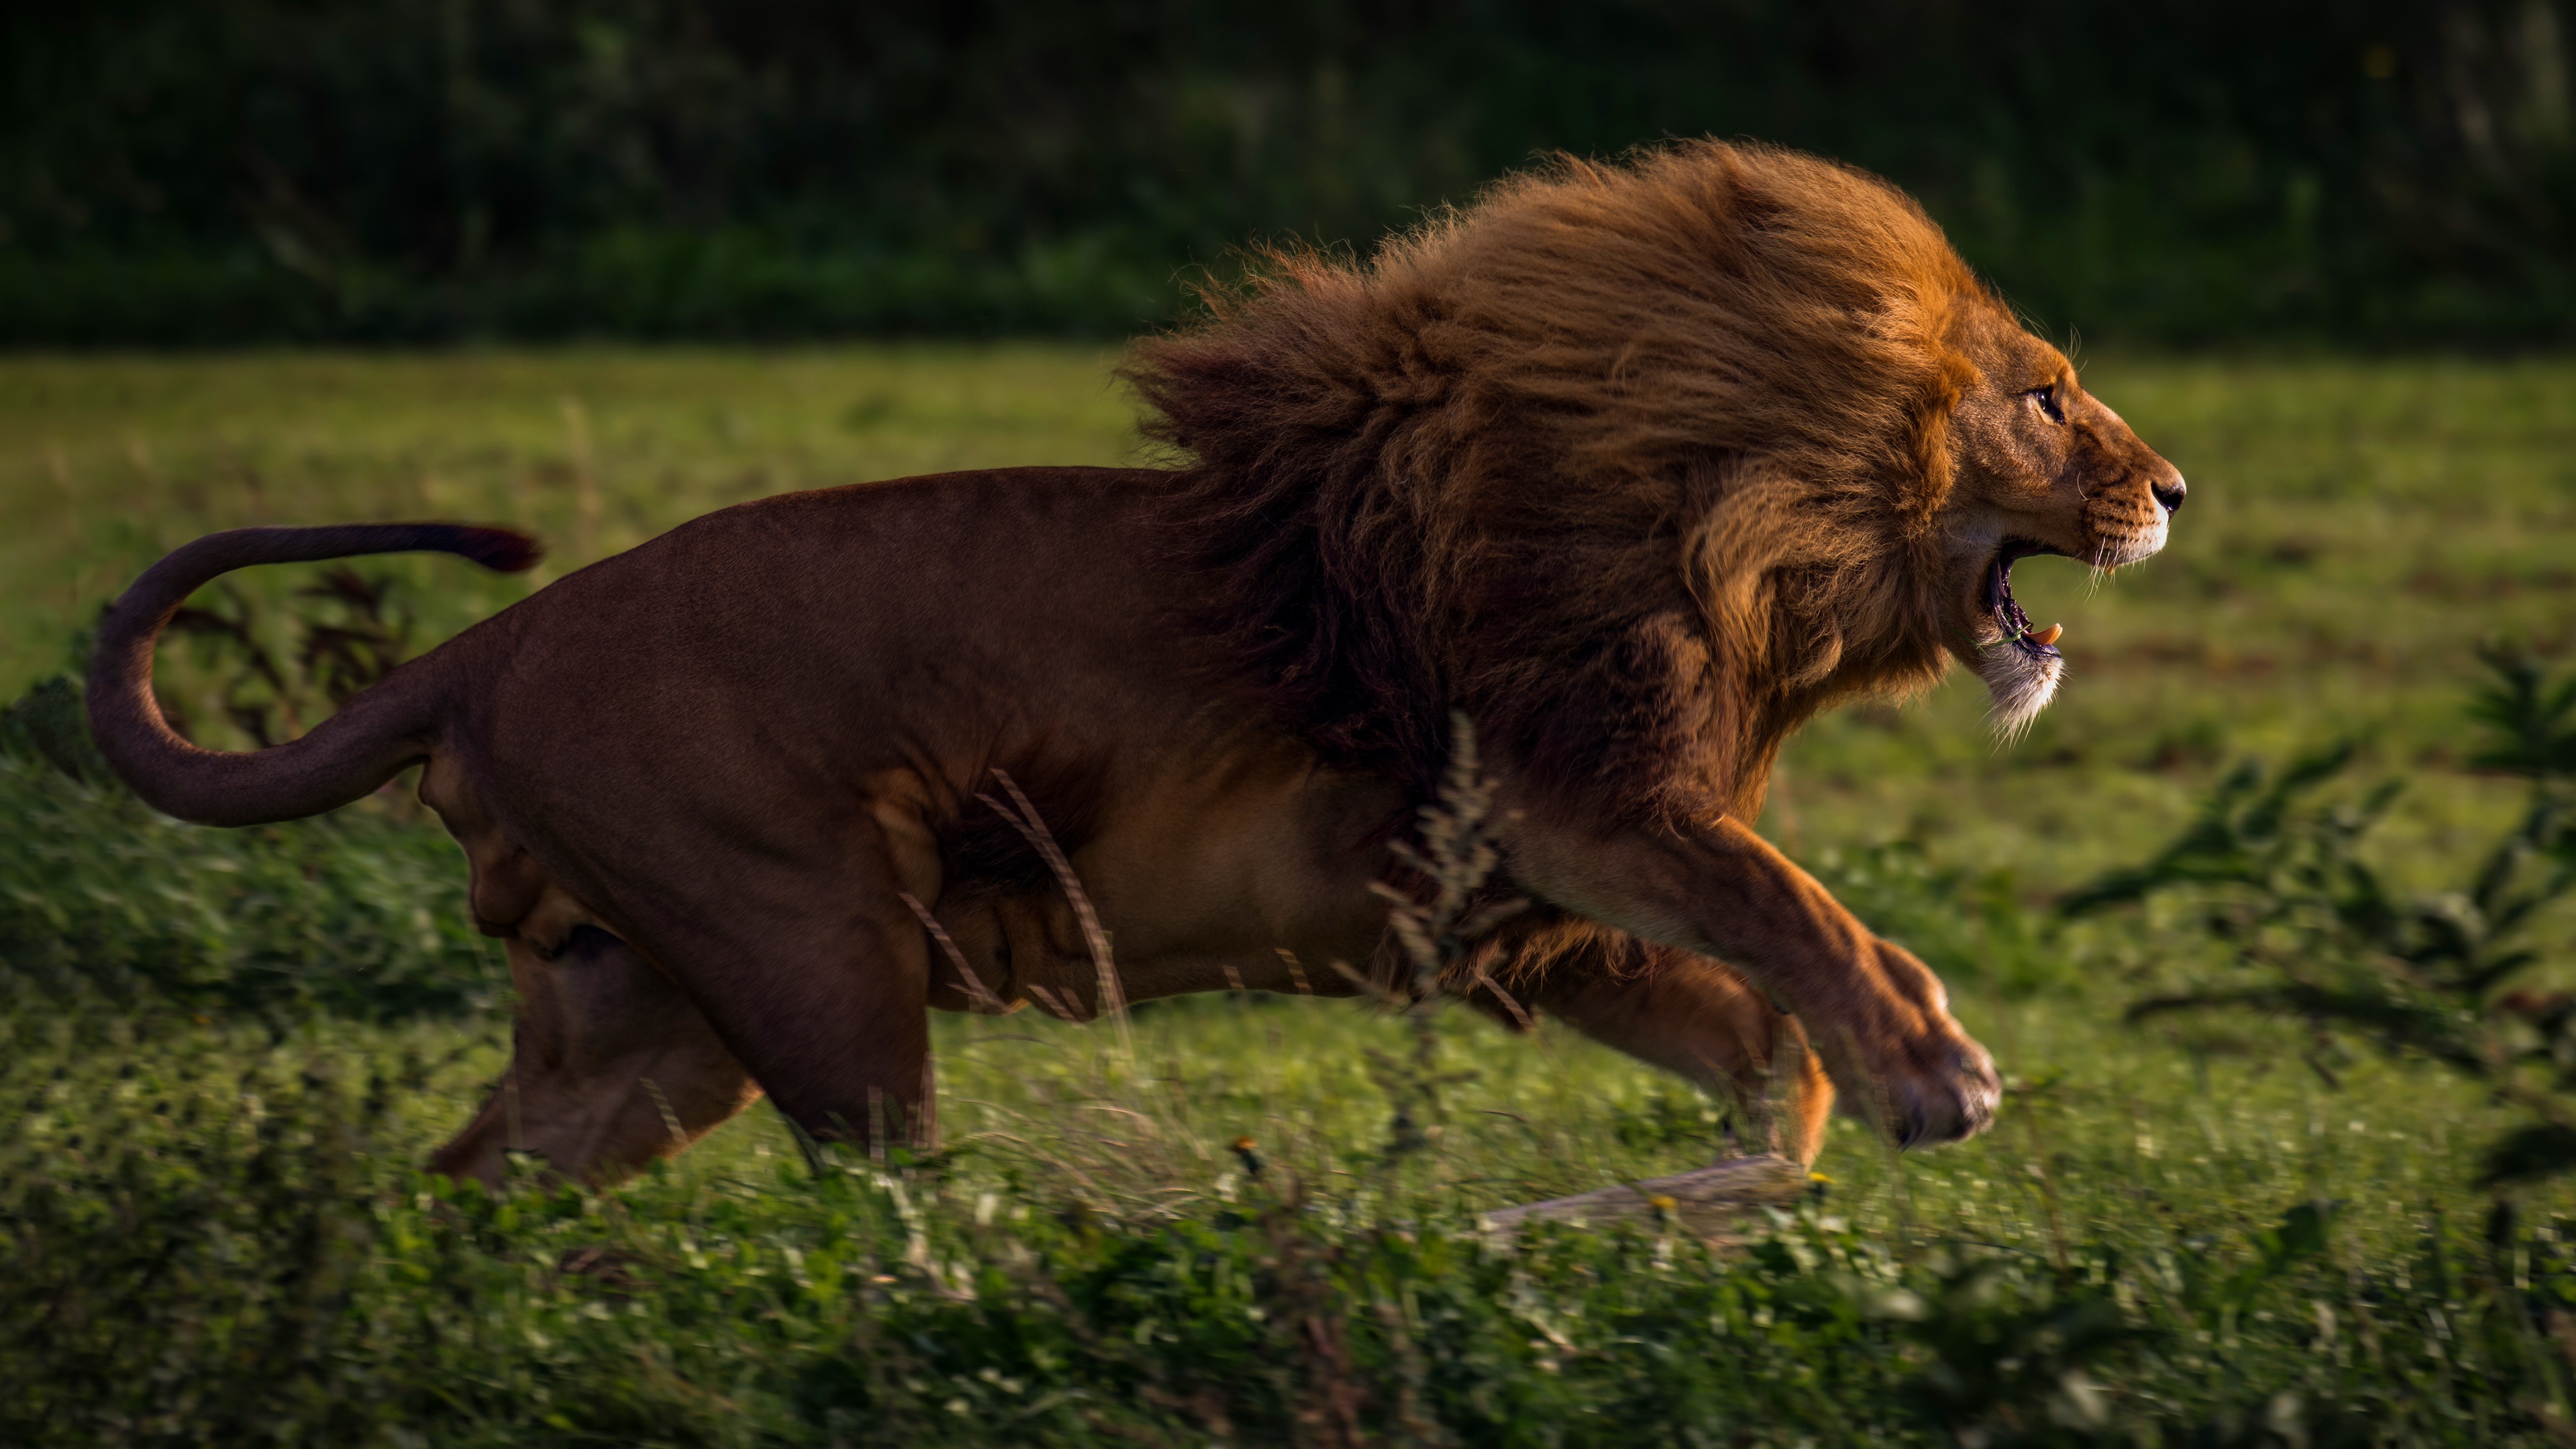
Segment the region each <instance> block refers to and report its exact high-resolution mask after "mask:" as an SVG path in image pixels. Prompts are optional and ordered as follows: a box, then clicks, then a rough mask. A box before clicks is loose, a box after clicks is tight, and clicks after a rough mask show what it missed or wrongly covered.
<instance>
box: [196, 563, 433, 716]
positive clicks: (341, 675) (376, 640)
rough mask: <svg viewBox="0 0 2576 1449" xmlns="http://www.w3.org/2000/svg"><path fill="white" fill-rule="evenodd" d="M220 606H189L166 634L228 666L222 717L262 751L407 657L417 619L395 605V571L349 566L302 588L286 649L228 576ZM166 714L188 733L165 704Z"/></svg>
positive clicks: (218, 588) (220, 589)
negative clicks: (278, 647) (279, 647)
mask: <svg viewBox="0 0 2576 1449" xmlns="http://www.w3.org/2000/svg"><path fill="white" fill-rule="evenodd" d="M213 592H214V593H215V595H216V596H217V597H218V598H219V599H220V600H221V601H222V603H221V604H220V605H213V606H209V605H190V606H189V607H187V608H184V609H181V610H180V611H179V612H178V613H176V614H174V615H172V616H171V618H170V632H171V633H173V634H175V635H179V636H181V637H183V638H187V639H191V640H194V641H197V642H198V643H200V644H201V645H202V646H203V647H205V648H206V649H207V650H208V651H210V652H211V653H212V654H213V655H214V656H215V657H216V658H217V659H218V660H219V661H222V662H223V663H225V664H228V665H229V666H230V667H229V672H227V673H226V674H225V675H224V676H223V682H222V685H221V691H220V698H221V700H222V707H223V711H224V717H225V718H227V719H229V720H230V721H232V724H233V727H234V728H235V729H238V730H240V731H241V732H242V733H243V734H244V735H246V736H248V737H249V738H250V740H251V742H252V743H254V744H256V745H258V746H259V747H261V748H262V749H265V748H267V747H268V746H270V745H274V744H277V743H279V742H280V741H283V740H286V739H290V738H292V737H293V736H295V735H298V734H301V733H303V732H304V730H305V729H306V728H308V727H309V726H310V725H311V723H313V722H314V721H315V720H318V719H319V718H320V717H321V716H322V715H324V714H327V713H328V712H329V711H328V710H326V709H324V708H322V706H323V705H324V704H326V703H327V704H328V705H330V706H332V707H334V708H336V707H338V706H340V705H343V704H346V703H348V702H349V700H350V698H351V697H353V696H354V695H356V694H357V693H358V692H359V691H360V690H362V689H365V688H366V687H367V686H368V685H371V684H373V683H375V682H376V681H377V680H379V679H382V678H384V677H385V676H386V675H387V674H390V673H392V672H393V669H394V667H395V666H396V665H398V664H400V663H402V662H403V660H404V659H405V658H406V657H408V656H409V654H410V653H411V647H412V632H413V629H414V627H415V623H416V621H415V619H414V617H413V614H412V611H411V610H409V609H407V608H402V607H399V605H398V603H397V600H396V595H397V592H398V591H397V587H396V583H395V580H394V579H393V577H392V576H391V575H389V574H372V575H370V574H361V573H359V572H358V571H357V570H356V569H353V568H351V567H349V566H348V565H346V564H340V565H336V566H334V567H332V568H328V569H325V570H323V571H322V574H321V576H320V577H319V578H318V579H317V580H316V581H315V582H313V583H312V584H310V585H308V586H306V587H304V588H301V589H298V590H296V592H295V597H296V599H298V600H300V601H309V602H307V603H304V604H303V605H302V606H301V607H298V608H296V609H295V610H294V611H292V613H291V614H290V615H289V617H288V618H287V620H286V621H285V624H284V631H285V633H286V634H287V636H288V637H290V638H291V639H292V640H293V643H292V645H291V647H290V648H289V649H288V650H287V651H286V652H285V653H284V654H283V655H281V654H280V653H279V651H278V650H276V649H274V648H272V647H271V646H270V639H271V638H272V637H273V635H274V634H275V632H277V631H276V629H275V628H274V627H273V625H272V622H271V621H270V620H267V619H264V618H263V617H261V611H260V609H259V608H258V607H257V606H256V605H254V604H253V603H252V602H251V601H250V600H249V599H248V598H247V597H245V596H244V595H243V594H242V593H241V592H240V591H239V590H238V589H236V588H234V587H232V586H231V585H230V584H229V583H226V582H218V583H217V584H216V585H215V586H214V591H213ZM164 711H165V713H168V714H170V715H171V716H172V718H173V721H174V727H179V728H181V729H182V732H183V733H184V732H185V729H184V724H183V723H182V722H181V721H180V717H179V714H178V712H177V711H176V710H174V709H172V708H171V706H170V705H169V704H168V703H165V704H164Z"/></svg>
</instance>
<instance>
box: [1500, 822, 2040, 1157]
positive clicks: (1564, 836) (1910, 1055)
mask: <svg viewBox="0 0 2576 1449" xmlns="http://www.w3.org/2000/svg"><path fill="white" fill-rule="evenodd" d="M1505 845H1506V848H1507V849H1508V851H1509V853H1510V856H1511V863H1512V872H1513V874H1514V876H1515V877H1516V878H1517V879H1518V880H1519V881H1520V882H1521V883H1522V884H1523V885H1524V886H1526V887H1528V888H1529V889H1531V890H1532V891H1534V892H1536V893H1537V894H1539V895H1540V896H1542V897H1544V898H1546V899H1547V900H1549V901H1550V902H1552V903H1554V904H1555V905H1557V906H1560V907H1562V908H1563V909H1565V910H1568V911H1571V912H1573V913H1575V914H1577V915H1581V916H1584V917H1587V918H1589V919H1592V920H1595V921H1599V922H1601V923H1603V924H1605V925H1611V926H1616V927H1618V928H1620V929H1621V930H1624V931H1627V932H1629V933H1631V934H1632V935H1636V936H1639V937H1642V938H1644V939H1646V940H1648V941H1653V942H1659V943H1661V944H1663V945H1667V946H1674V947H1678V948H1680V949H1682V950H1684V951H1689V952H1693V953H1695V954H1698V955H1702V956H1714V957H1718V958H1720V959H1722V960H1724V961H1726V962H1728V963H1729V964H1731V965H1734V966H1736V967H1738V968H1740V969H1742V970H1743V971H1744V973H1745V974H1746V975H1747V976H1749V977H1751V978H1752V980H1753V981H1754V982H1755V984H1757V985H1758V986H1760V987H1761V988H1762V990H1763V991H1764V992H1766V993H1767V994H1769V995H1770V996H1771V997H1772V998H1773V999H1774V1000H1775V1001H1777V1002H1778V1003H1779V1005H1780V1006H1782V1007H1783V1008H1785V1009H1787V1010H1789V1011H1791V1012H1794V1013H1796V1014H1797V1016H1798V1018H1799V1020H1800V1021H1801V1022H1802V1023H1804V1025H1805V1027H1806V1031H1807V1036H1808V1039H1809V1040H1810V1041H1811V1042H1812V1043H1813V1044H1814V1046H1815V1048H1816V1050H1817V1051H1818V1052H1819V1053H1821V1054H1822V1056H1823V1058H1824V1062H1825V1067H1826V1069H1827V1071H1829V1072H1830V1073H1831V1074H1832V1076H1833V1079H1834V1083H1835V1085H1836V1086H1837V1087H1839V1088H1840V1089H1841V1091H1842V1093H1843V1094H1844V1096H1845V1097H1846V1098H1847V1099H1848V1101H1847V1109H1848V1110H1850V1111H1851V1112H1852V1113H1853V1114H1854V1115H1856V1116H1859V1117H1862V1118H1864V1119H1866V1120H1871V1121H1874V1122H1876V1123H1877V1124H1878V1125H1879V1126H1880V1128H1881V1130H1883V1131H1885V1132H1886V1133H1887V1134H1888V1135H1889V1137H1890V1138H1892V1139H1893V1140H1894V1141H1895V1142H1896V1143H1897V1144H1898V1145H1900V1146H1908V1147H1915V1146H1924V1145H1928V1144H1933V1143H1940V1142H1954V1141H1957V1140H1959V1139H1961V1138H1964V1137H1969V1136H1973V1135H1975V1134H1976V1133H1978V1132H1980V1131H1982V1130H1984V1128H1985V1126H1986V1124H1987V1123H1988V1122H1990V1121H1992V1120H1993V1118H1994V1112H1995V1106H1996V1103H1997V1101H1998V1100H1999V1099H2000V1098H2001V1096H2002V1084H2001V1083H2000V1082H1999V1081H1998V1080H1997V1078H1996V1076H1995V1066H1994V1059H1993V1058H1992V1057H1991V1056H1989V1055H1988V1054H1987V1052H1986V1049H1985V1048H1984V1047H1981V1046H1979V1045H1978V1044H1977V1043H1976V1042H1975V1041H1973V1040H1972V1039H1970V1038H1969V1036H1968V1033H1967V1031H1966V1030H1965V1029H1964V1028H1962V1027H1961V1026H1960V1025H1959V1023H1958V1021H1957V1020H1956V1019H1955V1018H1953V1017H1952V1016H1951V1015H1950V1009H1949V997H1948V993H1947V992H1945V991H1944V990H1943V989H1942V986H1941V981H1940V978H1939V977H1936V976H1934V975H1933V974H1932V971H1931V969H1930V968H1929V967H1927V966H1925V965H1924V964H1923V963H1922V962H1921V961H1918V960H1916V959H1915V958H1914V957H1913V956H1912V955H1911V954H1909V953H1908V952H1907V951H1906V950H1905V949H1904V948H1902V947H1900V946H1897V945H1896V944H1894V943H1893V942H1889V941H1884V940H1881V939H1879V938H1878V937H1877V936H1875V935H1872V934H1871V933H1870V931H1869V929H1868V928H1867V927H1865V926H1863V925H1862V924H1861V923H1860V922H1859V920H1857V919H1856V918H1854V917H1853V915H1852V914H1851V912H1849V911H1847V910H1845V909H1843V907H1842V904H1841V903H1840V902H1838V901H1836V900H1835V899H1834V898H1833V896H1832V895H1831V894H1829V893H1827V891H1826V890H1825V888H1824V887H1823V886H1821V885H1819V884H1817V883H1816V880H1815V878H1814V877H1812V876H1810V875H1808V874H1807V873H1806V872H1805V871H1803V870H1800V869H1799V868H1798V867H1797V866H1796V865H1795V864H1793V863H1792V862H1791V861H1790V860H1789V858H1788V857H1786V856H1784V855H1782V854H1781V853H1780V852H1779V851H1777V850H1775V849H1773V848H1772V847H1771V845H1770V843H1769V842H1768V841H1765V840H1764V839H1762V837H1760V836H1758V835H1756V834H1754V833H1753V831H1752V830H1751V829H1749V828H1747V827H1746V826H1745V825H1744V824H1743V823H1742V822H1740V821H1738V820H1735V819H1734V818H1732V817H1729V816H1723V815H1716V814H1714V813H1712V814H1711V815H1709V816H1707V817H1705V818H1704V819H1699V820H1691V821H1683V822H1673V823H1664V824H1655V825H1642V826H1622V827H1612V828H1608V829H1592V828H1587V827H1586V825H1585V824H1584V823H1583V822H1581V821H1579V820H1570V819H1568V818H1567V816H1566V815H1565V814H1564V813H1562V812H1550V811H1547V810H1545V809H1538V808H1522V809H1519V810H1516V811H1514V812H1512V815H1511V824H1510V825H1509V826H1508V827H1507V828H1506V838H1505Z"/></svg>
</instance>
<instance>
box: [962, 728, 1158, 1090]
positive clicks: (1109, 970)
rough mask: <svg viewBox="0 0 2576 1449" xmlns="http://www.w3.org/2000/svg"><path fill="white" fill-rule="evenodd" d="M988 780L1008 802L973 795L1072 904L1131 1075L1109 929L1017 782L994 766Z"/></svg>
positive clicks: (1129, 1038)
mask: <svg viewBox="0 0 2576 1449" xmlns="http://www.w3.org/2000/svg"><path fill="white" fill-rule="evenodd" d="M993 778H994V779H995V780H997V781H1000V782H1001V786H1002V793H1003V794H1005V795H1008V796H1009V797H1010V802H1009V803H1008V804H1004V803H1003V802H1002V801H1000V800H997V799H995V798H993V797H992V796H990V795H978V796H976V797H975V798H976V799H978V800H981V801H983V802H984V803H985V804H987V805H990V806H992V807H993V809H994V810H995V811H997V812H998V813H999V814H1000V815H1001V817H1002V818H1003V819H1005V820H1008V821H1009V822H1011V828H1012V829H1014V830H1017V831H1018V832H1020V837H1021V838H1022V839H1024V840H1026V841H1028V843H1029V848H1030V849H1032V850H1035V851H1036V852H1037V853H1038V858H1039V859H1041V860H1044V861H1045V862H1046V863H1047V869H1049V870H1051V871H1053V872H1055V879H1056V884H1057V885H1059V886H1061V887H1063V888H1064V895H1065V899H1066V900H1068V901H1070V902H1071V903H1072V904H1073V919H1074V921H1075V923H1076V924H1078V925H1079V926H1081V928H1082V940H1083V944H1084V945H1086V946H1088V947H1089V948H1090V950H1091V964H1092V966H1093V968H1094V969H1096V970H1097V971H1098V972H1099V973H1100V1010H1101V1014H1103V1015H1105V1016H1107V1017H1108V1018H1109V1019H1110V1021H1111V1022H1112V1023H1114V1024H1115V1025H1116V1027H1117V1031H1118V1054H1119V1056H1120V1058H1121V1059H1122V1060H1123V1061H1124V1062H1125V1064H1126V1067H1127V1075H1128V1076H1129V1077H1130V1078H1133V1077H1134V1076H1135V1075H1136V1034H1135V1031H1134V1029H1133V1028H1132V1027H1131V1026H1129V1024H1128V1021H1127V992H1126V989H1125V988H1124V987H1122V986H1120V985H1119V983H1118V963H1117V962H1116V961H1115V960H1113V959H1111V957H1110V954H1109V933H1108V932H1107V931H1104V930H1102V929H1101V928H1100V917H1099V915H1098V914H1097V913H1096V912H1094V911H1093V910H1092V909H1091V896H1090V894H1089V893H1087V892H1086V891H1084V890H1083V888H1082V880H1081V878H1080V877H1078V876H1076V875H1075V874H1074V873H1073V862H1072V861H1070V860H1067V859H1066V858H1065V854H1064V847H1063V846H1060V845H1058V844H1056V839H1055V833H1054V832H1053V831H1051V830H1049V829H1047V825H1046V821H1045V820H1044V819H1042V818H1040V816H1039V815H1038V807H1037V806H1035V805H1033V804H1030V803H1029V797H1028V796H1027V794H1025V793H1024V792H1023V791H1022V790H1021V789H1020V783H1019V782H1018V781H1017V780H1014V779H1012V778H1011V774H1010V772H1009V771H1008V770H1004V769H1000V768H998V767H996V768H995V769H994V771H993Z"/></svg>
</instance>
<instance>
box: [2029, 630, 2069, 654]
mask: <svg viewBox="0 0 2576 1449" xmlns="http://www.w3.org/2000/svg"><path fill="white" fill-rule="evenodd" d="M2065 632H2066V626H2065V625H2063V624H2051V625H2049V626H2048V627H2047V628H2045V629H2042V630H2040V631H2039V632H2037V633H2035V634H2033V635H2031V636H2030V642H2032V643H2033V644H2036V645H2038V646H2039V647H2041V648H2042V649H2045V648H2047V647H2048V646H2049V645H2051V644H2054V643H2056V642H2057V636H2058V635H2060V634H2063V633H2065Z"/></svg>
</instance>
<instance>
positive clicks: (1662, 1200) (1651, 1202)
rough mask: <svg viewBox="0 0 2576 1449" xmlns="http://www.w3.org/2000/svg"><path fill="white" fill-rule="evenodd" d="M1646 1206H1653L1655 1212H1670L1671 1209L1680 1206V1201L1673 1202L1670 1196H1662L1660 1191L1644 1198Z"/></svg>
mask: <svg viewBox="0 0 2576 1449" xmlns="http://www.w3.org/2000/svg"><path fill="white" fill-rule="evenodd" d="M1646 1206H1648V1207H1650V1208H1653V1209H1654V1210H1655V1211H1657V1212H1659V1213H1668V1212H1671V1211H1672V1210H1673V1209H1675V1208H1677V1207H1680V1206H1681V1204H1680V1203H1678V1202H1675V1201H1674V1200H1672V1199H1671V1198H1668V1197H1666V1196H1664V1195H1663V1194H1662V1193H1660V1192H1659V1193H1656V1194H1655V1195H1654V1196H1652V1197H1650V1198H1647V1199H1646Z"/></svg>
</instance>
